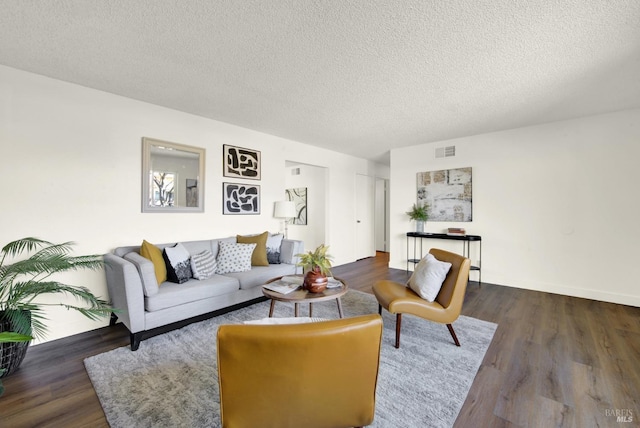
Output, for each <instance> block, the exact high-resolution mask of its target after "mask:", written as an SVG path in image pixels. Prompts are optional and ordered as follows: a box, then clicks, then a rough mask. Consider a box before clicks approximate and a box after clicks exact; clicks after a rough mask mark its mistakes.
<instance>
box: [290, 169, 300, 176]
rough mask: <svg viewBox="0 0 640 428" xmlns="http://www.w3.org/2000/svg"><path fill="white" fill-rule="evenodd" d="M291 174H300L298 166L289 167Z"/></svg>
mask: <svg viewBox="0 0 640 428" xmlns="http://www.w3.org/2000/svg"><path fill="white" fill-rule="evenodd" d="M291 175H300V168H291Z"/></svg>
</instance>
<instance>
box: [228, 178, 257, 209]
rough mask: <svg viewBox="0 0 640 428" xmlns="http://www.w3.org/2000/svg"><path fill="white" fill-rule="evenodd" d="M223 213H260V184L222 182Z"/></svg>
mask: <svg viewBox="0 0 640 428" xmlns="http://www.w3.org/2000/svg"><path fill="white" fill-rule="evenodd" d="M222 214H260V186H256V185H249V184H240V183H222Z"/></svg>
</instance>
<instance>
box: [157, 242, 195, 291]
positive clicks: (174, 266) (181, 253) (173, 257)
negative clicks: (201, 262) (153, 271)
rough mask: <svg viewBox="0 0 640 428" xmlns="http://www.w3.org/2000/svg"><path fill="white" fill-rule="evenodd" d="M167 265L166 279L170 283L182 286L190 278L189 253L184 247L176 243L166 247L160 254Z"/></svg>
mask: <svg viewBox="0 0 640 428" xmlns="http://www.w3.org/2000/svg"><path fill="white" fill-rule="evenodd" d="M162 257H163V258H164V261H165V264H166V265H167V279H168V280H169V281H171V282H176V283H178V284H182V283H183V282H187V281H189V278H191V276H192V274H191V262H190V261H189V257H190V256H189V252H188V251H187V249H186V248H184V245H182V244H181V243H177V244H176V245H174V246H173V247H167V248H165V249H164V251H163V252H162Z"/></svg>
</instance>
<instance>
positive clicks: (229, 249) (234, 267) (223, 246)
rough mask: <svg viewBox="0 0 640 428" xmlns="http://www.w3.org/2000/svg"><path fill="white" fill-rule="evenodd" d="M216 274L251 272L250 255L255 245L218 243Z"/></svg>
mask: <svg viewBox="0 0 640 428" xmlns="http://www.w3.org/2000/svg"><path fill="white" fill-rule="evenodd" d="M218 245H219V246H220V249H219V250H218V257H217V259H216V261H217V263H218V266H217V267H216V273H217V274H225V273H229V272H244V271H249V270H251V255H252V254H253V250H254V249H255V248H256V244H238V243H229V242H224V241H220V242H219V243H218Z"/></svg>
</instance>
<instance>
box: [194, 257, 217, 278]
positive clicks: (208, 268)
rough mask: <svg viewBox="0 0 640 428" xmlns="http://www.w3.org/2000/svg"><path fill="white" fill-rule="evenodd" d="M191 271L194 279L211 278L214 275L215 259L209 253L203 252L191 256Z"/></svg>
mask: <svg viewBox="0 0 640 428" xmlns="http://www.w3.org/2000/svg"><path fill="white" fill-rule="evenodd" d="M191 271H192V272H193V277H194V278H195V279H200V280H202V279H207V278H211V277H212V276H213V275H214V274H215V273H216V259H215V258H214V257H213V254H211V251H208V250H204V251H202V252H200V253H198V254H194V255H193V256H191Z"/></svg>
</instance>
